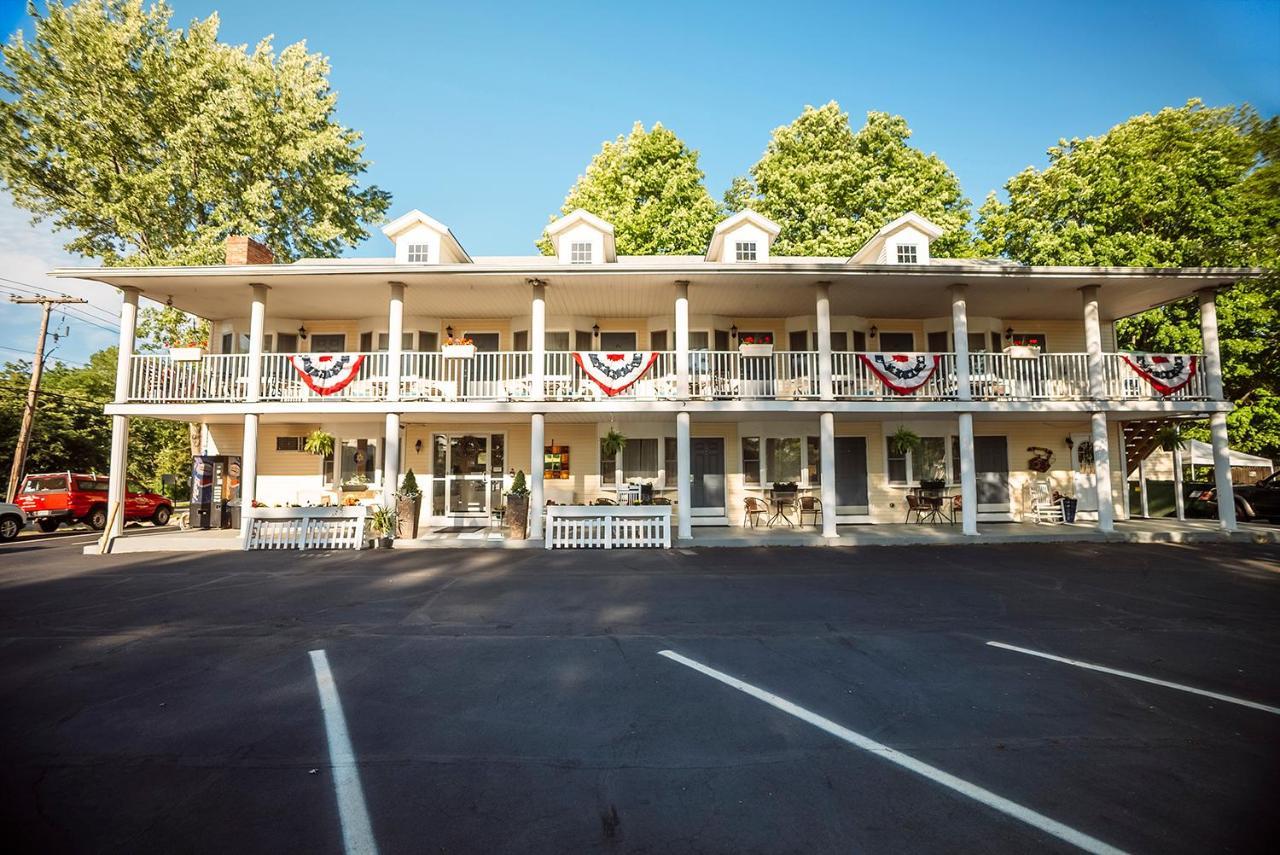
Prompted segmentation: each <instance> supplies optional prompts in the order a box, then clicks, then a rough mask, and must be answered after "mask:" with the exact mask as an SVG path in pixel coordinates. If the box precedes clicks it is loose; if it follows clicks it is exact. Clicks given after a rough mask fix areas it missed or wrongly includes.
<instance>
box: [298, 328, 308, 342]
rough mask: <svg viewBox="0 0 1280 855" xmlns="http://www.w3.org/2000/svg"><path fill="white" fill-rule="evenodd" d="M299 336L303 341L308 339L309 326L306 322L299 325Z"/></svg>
mask: <svg viewBox="0 0 1280 855" xmlns="http://www.w3.org/2000/svg"><path fill="white" fill-rule="evenodd" d="M298 338H300V339H302V340H303V341H306V340H307V327H306V325H305V324H304V325H302V326H300V327H298Z"/></svg>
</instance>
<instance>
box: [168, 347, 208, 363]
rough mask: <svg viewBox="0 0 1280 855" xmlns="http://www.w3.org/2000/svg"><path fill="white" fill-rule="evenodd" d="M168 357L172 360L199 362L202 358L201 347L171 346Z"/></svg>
mask: <svg viewBox="0 0 1280 855" xmlns="http://www.w3.org/2000/svg"><path fill="white" fill-rule="evenodd" d="M169 358H170V359H172V360H173V361H174V362H199V361H200V360H201V359H203V358H204V348H203V347H171V348H169Z"/></svg>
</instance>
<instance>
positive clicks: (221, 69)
mask: <svg viewBox="0 0 1280 855" xmlns="http://www.w3.org/2000/svg"><path fill="white" fill-rule="evenodd" d="M30 13H31V15H32V17H33V18H35V31H34V36H33V38H32V39H30V40H28V39H26V38H25V37H24V35H23V34H22V33H21V32H19V33H17V34H15V35H14V36H13V38H12V39H11V40H10V41H9V43H8V45H6V46H5V47H4V48H3V56H4V66H5V68H4V69H3V71H0V93H3V97H2V98H0V180H2V181H3V183H4V185H5V186H6V187H7V189H8V190H9V192H10V193H11V194H12V196H13V199H14V201H15V203H16V204H17V205H19V206H20V207H22V208H25V209H26V210H28V211H30V212H32V214H34V216H35V218H36V219H49V220H51V221H52V222H53V224H54V226H55V227H56V228H59V229H67V230H70V231H71V232H73V234H74V237H72V238H71V240H69V241H68V242H67V244H66V248H67V249H68V250H69V251H71V252H75V253H78V254H81V255H85V256H90V257H94V258H99V259H101V260H102V261H103V263H105V264H108V265H121V264H132V265H141V266H145V265H159V264H205V263H215V262H219V261H220V260H221V259H222V253H223V246H222V244H223V241H224V239H225V238H226V237H227V236H228V235H230V234H245V235H256V236H258V237H260V238H261V239H262V240H264V241H265V243H266V244H267V246H268V247H270V248H271V250H272V252H273V253H275V255H276V257H277V258H279V259H283V260H293V259H296V258H298V257H300V256H332V255H337V254H338V253H339V252H340V251H341V249H342V247H343V246H344V245H355V244H356V243H358V242H359V241H360V240H362V239H363V238H365V237H366V236H367V234H368V233H367V231H366V228H365V226H366V225H367V224H370V223H373V222H376V221H378V220H380V219H381V218H382V216H383V214H384V212H385V211H386V209H387V206H388V205H389V203H390V196H389V194H388V193H386V192H385V191H383V190H380V189H378V188H377V187H374V186H370V187H364V188H362V187H360V186H359V181H360V177H361V174H362V173H363V172H364V171H365V169H366V167H367V165H368V163H367V161H365V160H364V158H363V146H362V144H361V142H360V134H358V133H357V132H355V131H353V130H351V129H349V128H345V127H343V126H342V125H340V124H338V123H337V122H336V121H335V117H334V108H335V104H336V100H337V96H336V94H335V93H334V92H332V91H331V90H330V88H329V83H328V80H327V75H328V73H329V64H328V61H327V60H326V59H325V58H324V57H323V56H321V55H319V54H309V53H307V51H306V46H305V44H303V43H298V44H294V45H290V46H289V47H286V48H285V49H284V50H282V51H280V52H279V53H276V51H275V50H274V49H273V47H272V43H271V40H270V39H269V38H268V39H264V40H262V41H261V42H259V43H258V44H257V46H256V47H255V48H254V49H253V50H252V51H250V50H248V49H247V48H246V47H245V46H231V45H226V44H222V43H220V42H218V40H217V35H218V23H219V22H218V17H217V16H216V15H211V16H210V17H208V18H206V19H205V20H203V21H201V20H195V21H192V22H191V24H190V25H189V26H188V27H187V28H186V29H185V30H183V29H174V28H171V27H170V26H169V19H170V17H171V16H172V10H171V9H170V8H169V7H168V6H167V5H166V4H165V3H164V2H162V0H161V2H156V3H154V4H153V5H151V6H150V7H148V8H145V9H144V8H143V5H142V2H141V0H81V2H78V3H74V4H71V5H64V4H62V3H59V2H51V3H49V4H48V6H47V8H46V10H45V13H44V14H43V15H40V14H39V12H38V10H37V9H36V8H35V7H34V5H32V6H31V8H30Z"/></svg>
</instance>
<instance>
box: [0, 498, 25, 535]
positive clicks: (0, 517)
mask: <svg viewBox="0 0 1280 855" xmlns="http://www.w3.org/2000/svg"><path fill="white" fill-rule="evenodd" d="M26 527H27V512H26V511H24V510H23V509H22V508H20V507H18V506H17V505H11V504H9V503H8V502H0V543H6V542H8V541H10V540H16V539H17V537H18V532H20V531H22V530H23V529H24V528H26Z"/></svg>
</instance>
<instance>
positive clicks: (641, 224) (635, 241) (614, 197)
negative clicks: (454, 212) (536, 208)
mask: <svg viewBox="0 0 1280 855" xmlns="http://www.w3.org/2000/svg"><path fill="white" fill-rule="evenodd" d="M703 178H704V176H703V172H702V170H701V169H699V168H698V152H697V151H695V150H693V149H690V148H689V147H688V146H687V145H686V144H685V143H684V141H683V140H681V139H680V137H678V136H676V134H675V133H674V132H673V131H670V130H668V129H667V128H665V127H663V126H662V124H661V123H660V122H658V123H655V124H654V126H653V128H652V129H650V130H647V131H646V130H645V128H644V125H643V124H642V123H640V122H636V124H635V126H634V127H633V128H632V129H631V133H630V134H629V135H628V136H625V137H624V136H619V137H618V138H617V139H616V140H613V141H612V142H608V141H606V142H605V143H604V145H602V146H601V148H600V151H599V153H598V154H596V156H595V157H593V158H592V159H591V163H590V164H588V165H587V170H586V172H584V173H583V174H582V175H580V176H578V180H577V181H576V182H575V183H574V185H573V187H572V188H571V189H570V190H569V195H568V196H566V197H565V200H564V204H563V205H562V206H561V207H560V214H561V216H563V215H564V214H568V213H570V212H572V211H574V210H576V209H578V208H583V209H584V210H587V211H590V212H591V213H593V214H595V215H596V216H597V217H601V218H603V219H605V220H607V221H609V222H610V223H612V224H613V227H614V240H615V241H616V243H617V247H618V252H619V253H620V254H623V255H659V254H674V255H681V254H701V253H703V252H705V251H706V248H707V244H708V243H709V242H710V241H711V232H712V230H713V229H714V228H715V225H716V220H717V219H718V218H719V214H720V212H719V209H718V206H717V205H716V203H715V200H714V199H712V198H711V194H710V193H708V192H707V188H706V185H705V184H704V183H703ZM551 219H552V220H553V221H554V220H555V219H556V217H555V216H552V217H551ZM538 248H539V249H541V250H542V252H543V253H544V254H547V255H550V254H551V241H550V240H548V239H547V238H546V236H545V235H544V236H543V238H542V240H540V241H539V242H538Z"/></svg>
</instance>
